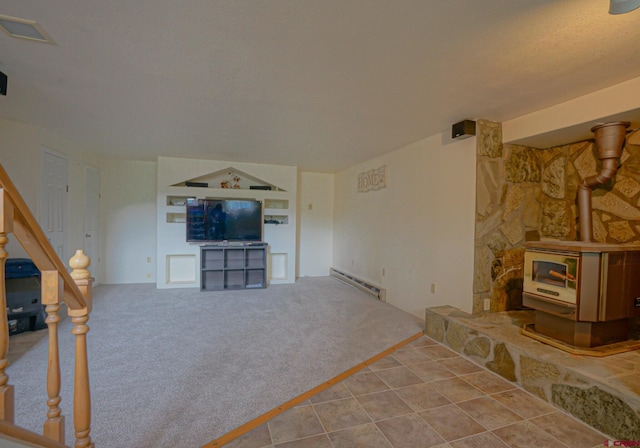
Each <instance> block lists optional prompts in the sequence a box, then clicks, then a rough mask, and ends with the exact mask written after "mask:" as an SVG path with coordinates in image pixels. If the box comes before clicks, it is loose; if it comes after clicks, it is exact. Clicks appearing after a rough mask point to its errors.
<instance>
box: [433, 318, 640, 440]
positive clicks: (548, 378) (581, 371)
mask: <svg viewBox="0 0 640 448" xmlns="http://www.w3.org/2000/svg"><path fill="white" fill-rule="evenodd" d="M531 318H532V314H531V312H527V311H516V312H503V313H485V314H484V315H477V314H476V315H471V314H467V313H463V312H461V311H459V310H457V309H456V308H453V307H449V306H442V307H435V308H429V309H427V310H426V330H425V332H426V334H427V335H428V336H430V337H431V338H433V339H435V340H436V341H438V342H441V343H442V344H444V345H446V346H448V347H450V348H451V349H453V350H454V351H456V352H458V353H460V354H461V355H463V356H465V357H467V358H468V359H470V360H472V361H474V362H476V363H477V364H480V365H482V366H484V367H486V368H488V369H489V370H492V371H493V372H495V373H497V374H499V375H500V376H502V377H504V378H505V379H507V380H509V381H511V382H514V383H517V384H518V385H519V386H521V387H522V388H523V389H525V390H527V391H529V392H530V393H532V394H533V395H536V396H538V397H540V398H542V399H543V400H545V401H547V402H549V403H551V404H553V405H554V406H556V407H558V408H561V409H563V410H565V411H567V412H569V413H570V414H572V415H574V416H575V417H576V418H578V419H580V420H582V421H584V422H585V423H587V424H589V425H590V426H592V427H594V428H596V429H598V430H600V431H602V432H603V433H604V434H607V435H609V436H611V437H614V438H616V439H619V440H640V385H638V382H637V381H636V379H635V378H637V375H638V370H637V369H638V368H640V359H638V358H637V356H635V357H634V355H637V353H633V352H630V353H627V354H622V355H616V356H617V358H615V361H614V360H612V361H610V362H609V363H606V362H603V361H599V360H597V359H594V358H589V357H585V356H573V355H569V354H567V353H564V352H561V351H559V350H556V349H554V348H551V347H548V346H545V345H544V344H541V343H539V342H537V341H534V340H533V339H530V338H527V337H526V336H523V335H521V334H520V330H519V328H520V327H521V326H522V324H524V323H529V321H530V320H531Z"/></svg>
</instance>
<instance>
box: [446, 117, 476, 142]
mask: <svg viewBox="0 0 640 448" xmlns="http://www.w3.org/2000/svg"><path fill="white" fill-rule="evenodd" d="M473 135H476V122H475V121H473V120H463V121H461V122H460V123H456V124H454V125H453V126H451V138H457V139H458V140H460V139H463V138H467V137H471V136H473Z"/></svg>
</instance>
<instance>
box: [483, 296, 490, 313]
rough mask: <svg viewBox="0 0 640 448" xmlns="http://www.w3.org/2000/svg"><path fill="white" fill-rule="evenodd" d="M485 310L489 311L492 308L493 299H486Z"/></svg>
mask: <svg viewBox="0 0 640 448" xmlns="http://www.w3.org/2000/svg"><path fill="white" fill-rule="evenodd" d="M483 308H484V310H485V311H489V310H490V309H491V299H484V307H483Z"/></svg>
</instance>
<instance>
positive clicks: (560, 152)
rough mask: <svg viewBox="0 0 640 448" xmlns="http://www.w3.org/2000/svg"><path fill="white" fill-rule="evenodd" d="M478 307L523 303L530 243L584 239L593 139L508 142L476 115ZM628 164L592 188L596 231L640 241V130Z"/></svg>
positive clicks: (602, 238) (613, 239)
mask: <svg viewBox="0 0 640 448" xmlns="http://www.w3.org/2000/svg"><path fill="white" fill-rule="evenodd" d="M477 135H478V137H477V139H476V142H477V143H476V152H477V158H476V230H475V267H474V282H473V312H474V313H479V312H482V311H484V310H485V305H486V302H488V303H489V308H490V310H491V311H505V310H509V309H518V308H520V307H521V305H522V280H523V275H522V272H523V268H524V243H525V242H526V241H537V240H549V239H552V240H565V241H566V240H568V241H573V240H577V239H579V235H578V229H579V225H578V216H577V214H578V208H577V191H578V185H579V183H580V181H581V179H583V178H585V177H587V176H591V175H594V174H597V173H598V172H599V170H600V161H599V160H598V157H597V148H596V147H595V143H594V142H593V141H590V140H589V141H584V142H577V143H571V144H567V145H564V146H559V147H555V148H549V149H536V148H529V147H525V146H518V145H503V143H502V127H501V124H500V123H496V122H491V121H487V120H478V121H477ZM621 162H622V164H621V167H620V169H619V170H618V173H617V175H616V177H615V178H614V179H613V180H612V181H611V182H610V183H609V184H608V185H605V186H602V187H599V188H595V189H594V190H593V193H592V205H593V234H594V235H593V236H594V241H597V242H601V243H614V244H618V243H620V244H623V243H624V244H626V243H636V244H637V243H640V131H635V132H633V133H630V134H628V135H627V143H626V146H625V148H624V151H623V154H622V158H621Z"/></svg>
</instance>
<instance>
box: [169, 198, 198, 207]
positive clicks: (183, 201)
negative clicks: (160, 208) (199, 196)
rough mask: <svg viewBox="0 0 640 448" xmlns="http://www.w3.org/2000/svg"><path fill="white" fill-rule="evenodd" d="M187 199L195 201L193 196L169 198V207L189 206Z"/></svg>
mask: <svg viewBox="0 0 640 448" xmlns="http://www.w3.org/2000/svg"><path fill="white" fill-rule="evenodd" d="M187 199H193V196H167V205H168V206H177V207H184V206H185V205H187Z"/></svg>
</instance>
